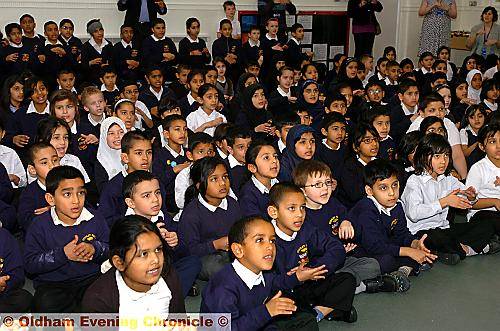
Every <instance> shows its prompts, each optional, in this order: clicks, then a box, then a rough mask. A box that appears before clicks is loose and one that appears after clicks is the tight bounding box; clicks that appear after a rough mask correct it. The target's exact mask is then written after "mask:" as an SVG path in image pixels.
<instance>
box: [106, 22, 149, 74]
mask: <svg viewBox="0 0 500 331" xmlns="http://www.w3.org/2000/svg"><path fill="white" fill-rule="evenodd" d="M120 37H121V40H120V42H118V43H116V44H115V45H114V46H113V63H114V65H115V68H116V71H117V74H118V77H120V79H121V80H122V81H125V80H131V81H134V82H137V81H138V80H139V79H140V78H141V75H140V65H141V55H142V54H141V53H140V52H139V50H138V47H135V46H136V45H135V43H133V42H132V39H133V38H134V28H133V27H132V26H130V25H129V24H123V25H122V26H121V27H120Z"/></svg>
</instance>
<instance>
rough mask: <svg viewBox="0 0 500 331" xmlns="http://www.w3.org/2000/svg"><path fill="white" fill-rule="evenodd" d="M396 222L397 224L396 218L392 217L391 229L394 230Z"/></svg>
mask: <svg viewBox="0 0 500 331" xmlns="http://www.w3.org/2000/svg"><path fill="white" fill-rule="evenodd" d="M397 224H398V219H397V218H395V219H393V220H392V222H391V231H393V230H394V228H395V227H396V225H397Z"/></svg>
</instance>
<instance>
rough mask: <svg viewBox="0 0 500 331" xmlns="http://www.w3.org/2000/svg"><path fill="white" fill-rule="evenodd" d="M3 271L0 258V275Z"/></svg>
mask: <svg viewBox="0 0 500 331" xmlns="http://www.w3.org/2000/svg"><path fill="white" fill-rule="evenodd" d="M2 271H3V258H1V257H0V274H1V273H2Z"/></svg>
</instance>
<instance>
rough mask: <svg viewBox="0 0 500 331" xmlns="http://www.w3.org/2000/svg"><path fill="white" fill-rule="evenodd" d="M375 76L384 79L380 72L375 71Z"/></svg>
mask: <svg viewBox="0 0 500 331" xmlns="http://www.w3.org/2000/svg"><path fill="white" fill-rule="evenodd" d="M377 78H378V80H384V79H385V77H384V76H382V74H381V73H380V72H377Z"/></svg>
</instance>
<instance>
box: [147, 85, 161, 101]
mask: <svg viewBox="0 0 500 331" xmlns="http://www.w3.org/2000/svg"><path fill="white" fill-rule="evenodd" d="M149 90H150V91H151V93H153V95H154V96H155V97H156V99H158V101H160V99H161V95H162V93H163V86H162V87H161V88H160V92H156V91H155V90H154V89H153V87H151V86H150V87H149Z"/></svg>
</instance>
